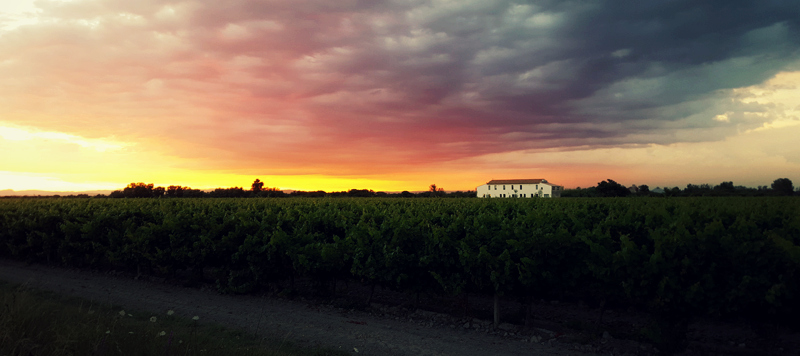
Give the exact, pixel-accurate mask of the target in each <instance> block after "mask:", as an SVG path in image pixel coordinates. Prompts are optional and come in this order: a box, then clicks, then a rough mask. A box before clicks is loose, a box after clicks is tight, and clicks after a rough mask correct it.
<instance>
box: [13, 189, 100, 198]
mask: <svg viewBox="0 0 800 356" xmlns="http://www.w3.org/2000/svg"><path fill="white" fill-rule="evenodd" d="M111 192H112V191H111V190H88V191H83V192H53V191H47V190H19V191H17V190H13V189H5V190H0V197H19V196H34V197H35V196H54V195H60V196H67V195H78V194H87V195H89V196H91V197H93V196H95V195H97V194H104V195H108V194H110V193H111Z"/></svg>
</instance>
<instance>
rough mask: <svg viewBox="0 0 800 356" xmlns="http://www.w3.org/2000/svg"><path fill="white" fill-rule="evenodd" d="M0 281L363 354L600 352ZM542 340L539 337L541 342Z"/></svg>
mask: <svg viewBox="0 0 800 356" xmlns="http://www.w3.org/2000/svg"><path fill="white" fill-rule="evenodd" d="M0 279H2V280H6V281H9V282H14V283H25V284H27V285H29V286H31V287H35V288H39V289H44V290H50V291H53V292H57V293H61V294H65V295H71V296H76V297H80V298H84V299H87V300H91V301H93V302H96V303H104V304H111V305H115V306H121V307H123V308H129V309H139V310H147V311H152V312H154V313H155V312H166V311H167V310H174V311H175V312H176V313H178V314H181V315H183V316H189V317H191V316H194V315H198V316H199V317H200V320H201V321H210V322H215V323H219V324H222V325H226V326H229V327H232V328H240V329H245V330H247V331H250V332H255V333H257V334H259V335H275V336H279V337H286V338H287V339H289V340H293V341H295V342H297V343H301V344H310V345H323V346H327V347H332V348H341V349H344V350H349V351H350V352H352V353H354V354H355V353H356V351H355V350H356V349H357V350H358V354H359V355H477V356H481V355H527V356H531V355H534V356H535V355H592V354H594V353H591V352H588V351H587V352H583V351H578V350H570V349H567V348H568V347H570V346H574V345H561V344H558V343H547V342H540V343H537V342H531V340H530V339H529V338H527V337H525V338H522V337H521V336H519V337H514V335H515V334H514V333H513V332H511V333H503V334H507V335H505V336H503V334H500V335H495V334H492V333H490V332H487V329H486V328H480V327H477V328H473V327H472V326H466V327H462V326H460V325H458V326H455V325H448V326H443V325H437V324H434V323H427V322H420V321H422V320H425V317H424V316H423V315H420V316H419V318H418V320H417V321H414V317H415V316H414V315H411V316H409V319H405V318H403V319H400V318H392V317H382V316H375V315H371V314H370V313H367V312H362V311H351V310H344V309H339V308H334V307H330V306H320V305H313V304H309V303H305V302H300V301H288V300H282V299H274V298H261V297H256V296H231V295H220V294H218V293H216V292H214V291H211V290H199V289H192V288H184V287H180V286H174V285H170V284H167V283H163V282H162V283H158V282H150V281H143V280H133V279H130V278H123V277H115V276H110V275H106V274H101V273H94V272H87V271H77V270H67V269H60V268H53V267H47V266H40V265H27V264H24V263H19V262H14V261H6V260H0ZM537 341H538V339H537Z"/></svg>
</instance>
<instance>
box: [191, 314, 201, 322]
mask: <svg viewBox="0 0 800 356" xmlns="http://www.w3.org/2000/svg"><path fill="white" fill-rule="evenodd" d="M192 320H195V321H196V320H200V317H199V316H197V315H195V316H193V317H192Z"/></svg>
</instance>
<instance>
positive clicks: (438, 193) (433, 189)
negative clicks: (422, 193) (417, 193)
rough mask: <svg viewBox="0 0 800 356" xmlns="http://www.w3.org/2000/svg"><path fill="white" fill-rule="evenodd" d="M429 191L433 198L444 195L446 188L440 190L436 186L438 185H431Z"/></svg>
mask: <svg viewBox="0 0 800 356" xmlns="http://www.w3.org/2000/svg"><path fill="white" fill-rule="evenodd" d="M428 191H429V192H430V193H431V196H432V197H437V196H443V195H444V188H439V187H437V186H436V184H431V186H430V187H428Z"/></svg>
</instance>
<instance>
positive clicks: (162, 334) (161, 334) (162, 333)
mask: <svg viewBox="0 0 800 356" xmlns="http://www.w3.org/2000/svg"><path fill="white" fill-rule="evenodd" d="M164 335H167V332H165V331H163V330H162V331H161V332H160V333H158V336H164Z"/></svg>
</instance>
